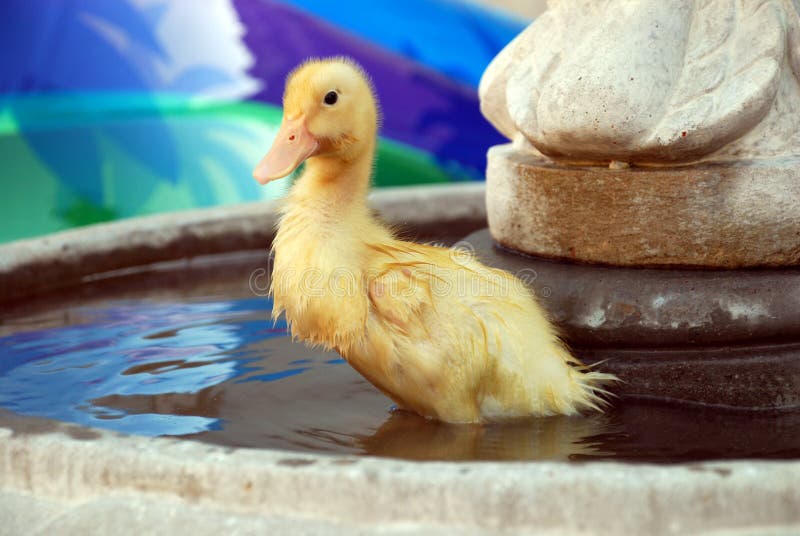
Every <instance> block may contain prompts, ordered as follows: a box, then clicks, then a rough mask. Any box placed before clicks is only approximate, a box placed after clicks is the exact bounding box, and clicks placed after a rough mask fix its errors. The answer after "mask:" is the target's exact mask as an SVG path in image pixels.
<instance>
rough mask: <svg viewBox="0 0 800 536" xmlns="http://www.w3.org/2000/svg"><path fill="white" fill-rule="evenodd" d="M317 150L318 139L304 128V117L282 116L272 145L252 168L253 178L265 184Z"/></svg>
mask: <svg viewBox="0 0 800 536" xmlns="http://www.w3.org/2000/svg"><path fill="white" fill-rule="evenodd" d="M317 150H319V141H317V139H316V138H315V137H314V136H313V135H312V134H311V133H310V132H309V131H308V129H307V128H306V125H305V118H304V117H302V116H301V117H298V118H295V119H285V118H284V120H283V122H282V123H281V128H280V130H278V134H277V136H276V137H275V141H274V142H272V147H271V148H270V150H269V152H268V153H267V154H266V155H265V156H264V158H262V159H261V161H260V162H259V163H258V165H257V166H256V168H255V169H254V170H253V178H254V179H255V180H257V181H258V182H259V183H261V184H267V183H268V182H270V181H272V180H275V179H280V178H281V177H285V176H286V175H288V174H290V173H291V172H292V171H294V170H295V169H297V168H298V166H300V164H302V163H303V161H304V160H305V159H306V158H309V157H310V156H313V155H314V153H316V152H317Z"/></svg>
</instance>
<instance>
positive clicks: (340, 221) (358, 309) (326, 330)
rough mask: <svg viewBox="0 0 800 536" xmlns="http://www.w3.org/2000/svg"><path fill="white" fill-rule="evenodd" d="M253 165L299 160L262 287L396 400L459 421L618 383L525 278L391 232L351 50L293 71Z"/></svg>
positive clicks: (545, 404) (569, 398) (579, 404)
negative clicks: (582, 354) (575, 351)
mask: <svg viewBox="0 0 800 536" xmlns="http://www.w3.org/2000/svg"><path fill="white" fill-rule="evenodd" d="M283 104H284V112H283V120H282V123H281V126H280V128H279V131H278V134H277V137H276V138H275V140H274V142H273V145H272V147H271V148H270V150H269V152H268V153H267V154H266V156H264V158H263V159H262V160H261V162H259V163H258V165H257V166H256V168H255V170H254V172H253V176H254V178H255V179H256V180H257V181H258V182H259V183H261V184H266V183H268V182H269V181H272V180H275V179H279V178H281V177H285V176H287V175H289V174H291V173H292V172H293V171H295V170H296V169H297V168H298V167H299V166H300V164H302V163H303V162H305V168H304V170H303V172H302V174H301V175H300V177H299V178H298V179H297V181H296V182H295V184H294V185H293V186H292V188H291V190H290V192H289V194H288V195H287V198H286V200H285V203H284V204H283V207H282V209H281V217H280V219H279V223H278V230H277V234H276V236H275V239H274V241H273V246H272V247H273V252H274V264H273V273H272V281H271V288H270V292H271V295H272V297H273V300H274V309H273V315H274V317H275V318H277V317H279V316H280V315H281V314H285V316H286V319H287V322H288V323H289V325H290V326H291V332H292V335H293V337H295V338H298V339H301V340H303V341H305V342H306V343H309V344H311V345H319V346H323V347H325V348H333V349H335V350H336V351H338V352H339V353H340V354H341V355H342V356H343V357H344V358H345V360H346V361H347V362H348V363H349V364H350V365H351V366H352V367H353V368H355V369H356V370H357V371H358V372H359V373H360V374H362V375H363V376H364V377H365V378H366V379H367V380H369V381H370V382H371V383H372V384H373V385H375V386H376V387H377V388H378V389H380V390H381V391H383V393H385V394H386V395H387V396H388V397H390V398H391V399H392V400H394V401H395V403H396V404H397V405H398V406H399V407H400V408H403V409H407V410H410V411H414V412H416V413H418V414H420V415H423V416H426V417H429V418H434V419H438V420H441V421H447V422H453V423H478V422H487V421H496V420H500V419H506V418H515V417H524V416H545V415H554V414H566V415H572V414H576V413H578V412H580V411H581V410H586V409H594V410H600V409H601V407H602V406H603V404H604V398H603V395H605V394H607V393H608V392H607V391H606V390H605V389H604V388H603V385H604V384H606V383H608V382H610V381H614V380H615V379H616V378H615V377H614V376H613V375H611V374H605V373H602V372H598V371H595V370H590V369H589V368H588V367H586V366H584V365H583V364H581V363H580V362H579V361H578V360H577V359H576V358H574V357H573V356H572V355H571V354H570V352H569V351H568V350H567V348H566V347H565V346H564V344H563V343H562V342H561V341H560V339H559V337H558V335H557V333H556V330H555V329H554V327H553V326H552V325H551V323H550V322H549V321H548V319H547V317H546V315H545V313H544V311H543V310H542V309H541V307H540V306H539V305H538V304H537V302H536V301H535V299H534V297H533V295H532V293H531V292H530V291H529V289H528V288H527V287H526V286H525V284H524V283H523V282H522V281H521V280H519V279H518V278H516V277H515V276H513V275H512V274H510V273H508V272H504V271H502V270H497V269H492V268H489V267H487V266H484V265H483V264H481V263H480V262H478V261H477V260H476V259H475V258H474V256H472V255H469V254H464V253H463V250H461V251H460V250H453V249H448V248H443V247H437V246H434V245H423V244H417V243H412V242H406V241H402V240H400V239H398V238H397V237H396V236H395V234H394V233H393V231H392V230H391V229H389V228H388V227H387V226H385V225H384V224H382V223H381V222H379V221H378V220H377V219H376V218H375V217H374V216H373V215H372V213H371V212H370V210H369V208H368V206H367V192H368V190H369V187H370V179H371V174H372V167H373V158H374V154H375V146H376V139H377V129H378V123H379V112H378V105H377V102H376V98H375V91H374V89H373V87H372V84H371V82H370V80H369V78H368V76H367V75H366V73H365V72H364V71H363V70H362V69H361V68H360V67H359V66H358V65H357V64H356V63H355V62H353V61H351V60H349V59H346V58H332V59H325V60H311V61H308V62H307V63H304V64H302V65H301V66H299V67H298V68H297V69H296V70H294V71H293V72H292V73H291V74H290V75H289V77H288V79H287V82H286V89H285V93H284V100H283Z"/></svg>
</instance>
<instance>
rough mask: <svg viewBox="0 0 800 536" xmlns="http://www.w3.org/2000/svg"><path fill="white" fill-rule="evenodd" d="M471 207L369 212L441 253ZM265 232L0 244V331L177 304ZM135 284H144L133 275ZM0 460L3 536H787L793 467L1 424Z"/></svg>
mask: <svg viewBox="0 0 800 536" xmlns="http://www.w3.org/2000/svg"><path fill="white" fill-rule="evenodd" d="M483 196H484V191H483V189H482V186H480V185H471V186H470V187H469V188H465V187H464V185H457V186H448V187H437V188H435V189H427V188H426V189H410V190H398V191H389V192H379V193H378V194H376V196H375V197H374V203H375V206H376V208H378V210H379V211H380V212H381V213H382V215H383V217H384V218H385V219H387V220H388V221H389V222H390V223H395V224H405V225H406V226H407V227H406V228H407V229H408V233H409V234H410V235H412V236H415V237H417V238H421V239H434V238H438V239H444V240H450V241H453V240H455V239H457V238H458V237H460V236H465V235H467V234H469V233H471V232H473V231H476V230H478V229H480V228H481V227H483V226H484V225H485V214H484V212H483V208H482V207H483ZM273 224H274V212H273V207H272V206H270V205H264V204H260V205H251V206H246V207H237V208H235V209H213V210H209V211H197V212H191V213H184V214H172V215H168V216H156V217H152V218H143V219H138V220H130V221H125V222H119V223H114V224H108V225H101V226H95V227H92V228H86V229H82V230H77V231H70V232H67V233H61V234H59V235H52V236H49V237H45V238H42V239H37V240H31V241H25V242H20V243H15V244H10V245H7V246H3V247H2V248H0V259H2V263H3V264H2V266H1V267H0V292H2V295H1V296H2V297H1V298H0V302H2V303H3V304H4V306H3V318H4V323H3V327H6V326H9V325H10V324H13V318H14V317H15V316H17V315H19V316H20V317H21V316H23V315H30V314H33V312H35V310H37V309H39V310H41V309H47V308H48V306H49V307H51V308H53V307H55V308H57V304H58V303H59V302H58V300H59V296H62V295H64V294H69V293H72V294H71V296H72V297H73V298H74V299H77V300H81V299H85V300H87V301H89V300H91V299H95V298H97V297H98V296H99V295H100V294H98V293H99V292H100V291H97V290H93V289H97V288H100V287H103V288H104V289H106V290H107V291H109V292H111V293H112V294H114V295H115V296H122V297H125V296H126V292H132V291H133V290H136V289H132V288H131V282H132V281H133V282H137V281H138V283H137V284H136V285H133V286H138V284H139V283H141V284H144V283H143V282H145V280H147V279H152V276H153V272H154V271H155V272H159V271H160V272H162V273H163V276H162V279H158V278H156V279H157V280H158V284H157V285H156V286H155V287H154V289H153V292H157V293H166V294H169V293H170V292H172V293H177V294H178V295H180V293H181V292H184V290H183V289H185V288H190V287H192V286H193V282H192V281H191V280H189V281H188V282H187V281H185V279H184V280H182V279H181V278H180V277H177V276H175V275H174V274H175V270H173V269H174V268H176V267H177V268H183V267H186V266H189V265H191V264H192V263H193V262H199V260H200V259H199V258H200V257H201V256H204V255H205V256H207V255H212V254H221V253H224V252H231V251H239V250H247V249H250V250H252V249H260V250H261V252H262V254H263V255H264V257H263V258H264V259H265V257H266V255H265V250H264V248H265V247H266V246H267V245H268V243H269V241H270V238H271V233H272V226H273ZM443 229H446V230H447V232H442V231H443ZM479 251H480V250H479ZM190 259H195V260H194V261H193V260H190ZM154 263H155V265H154ZM226 266H227V265H222V266H221V267H219V268H218V269H219V270H222V271H225V270H229V268H226ZM142 270H144V272H147V274H148V275H147V277H144V276H142V279H141V280H139V279H135V278H136V277H139V276H138V275H137V274H138V273H139V272H141V271H142ZM212 271H213V270H212ZM177 272H178V273H180V272H181V270H178V271H177ZM187 273H188V272H187ZM215 273H216V272H215ZM244 274H245V275H249V274H248V272H247V271H246V272H244ZM131 277H133V278H134V279H130V278H131ZM212 279H213V278H212ZM123 282H124V284H123ZM247 283H249V281H246V282H245V281H242V285H243V286H246V285H247ZM227 288H228V287H224V286H222V287H220V289H221V290H226V289H227ZM109 289H110V290H109ZM48 321H49V320H48V318H46V317H43V320H42V322H43V323H44V324H46V323H47V322H48ZM297 396H298V398H299V397H301V396H303V395H302V393H298V395H297ZM760 418H763V417H760ZM794 429H795V425H790V426H789V428H787V431H788V432H791V430H794ZM475 433H480V430H476V432H475ZM418 437H420V438H422V439H420V441H422V440H423V439H424V436H418ZM790 437H791V436H790ZM429 441H430V442H431V444H432V443H433V440H432V439H429ZM388 444H391V442H389V443H388ZM406 457H410V456H406ZM788 458H791V456H788ZM0 464H2V465H0V468H2V470H1V471H0V495H2V498H3V500H2V501H0V517H2V518H3V519H9V520H11V521H10V522H9V524H7V525H5V527H4V529H3V530H9V531H10V533H19V532H22V531H23V530H24V531H28V532H30V528H31V527H32V526H34V525H31V523H32V522H33V520H36V523H37V524H36V525H35V526H36V527H37V530H38V531H39V533H46V532H48V531H51V530H53V529H54V527H57V528H58V529H59V530H61V531H62V532H66V533H70V531H72V532H73V533H84V531H85V530H86V529H87V528H89V529H92V528H94V529H97V530H99V531H101V532H102V531H103V528H104V527H114V528H115V530H116V531H120V530H122V533H123V534H124V533H125V532H124V531H125V530H129V531H130V532H131V533H133V532H134V531H136V532H137V533H140V532H141V530H142V528H147V527H155V528H158V529H161V530H165V531H167V530H168V529H169V528H170V526H174V527H176V529H175V530H176V531H177V527H178V526H180V527H182V529H183V530H186V529H187V528H190V529H195V531H196V532H197V533H199V534H203V533H209V534H210V533H212V532H214V533H217V532H218V531H219V530H225V531H228V532H230V531H231V530H232V528H238V529H240V530H242V531H247V530H250V531H253V532H256V531H264V530H272V531H277V530H284V531H292V532H297V531H299V530H300V529H303V528H305V529H306V530H309V531H315V530H316V531H327V532H330V533H334V534H336V533H342V534H357V533H366V532H369V533H374V532H379V533H380V532H384V533H387V534H395V533H397V534H403V533H406V534H408V533H415V534H416V533H420V532H427V533H438V532H442V533H452V531H453V529H458V530H461V531H464V532H466V533H474V534H484V533H485V534H489V533H494V532H496V531H497V530H500V529H502V530H504V531H507V532H509V533H524V532H530V531H534V530H535V531H538V532H545V533H547V532H550V533H553V534H558V533H575V532H585V533H612V534H614V533H616V534H630V533H650V534H692V533H695V534H703V533H711V532H712V531H717V532H714V533H715V534H718V533H722V534H724V533H725V531H729V532H730V531H735V530H758V529H759V528H763V527H770V528H771V530H773V533H779V534H781V533H785V534H790V533H792V531H794V532H796V531H797V530H798V525H800V516H799V515H798V512H800V493H798V489H797V486H796V482H798V481H800V464H798V462H796V461H792V460H791V459H789V460H787V461H757V462H752V461H748V462H744V461H726V462H704V463H677V464H670V465H651V464H648V463H639V464H620V463H615V462H608V463H602V464H599V463H574V462H573V463H568V462H545V461H538V462H525V463H523V462H513V463H511V462H505V463H501V462H492V461H489V462H486V461H484V462H476V461H469V462H447V463H444V462H425V463H421V462H415V461H401V460H395V459H385V458H376V457H371V456H367V457H358V456H354V455H352V454H338V455H331V454H321V453H308V452H303V453H298V452H289V451H286V450H279V449H264V448H240V447H235V446H230V445H227V446H217V445H211V444H208V443H201V442H198V441H186V440H177V439H170V438H162V437H158V438H147V437H139V436H131V435H121V434H116V433H112V432H108V431H101V430H96V429H92V428H87V427H82V426H76V425H73V424H64V423H59V422H54V421H52V420H42V419H39V418H35V417H30V416H28V417H22V416H18V415H13V414H9V413H4V414H3V415H2V419H1V420H0ZM745 503H746V504H748V508H747V509H743V508H741V506H740V505H741V504H745ZM14 523H18V524H17V525H14ZM170 523H172V524H173V525H170ZM376 528H377V530H376ZM337 531H338V532H337ZM719 531H722V532H719Z"/></svg>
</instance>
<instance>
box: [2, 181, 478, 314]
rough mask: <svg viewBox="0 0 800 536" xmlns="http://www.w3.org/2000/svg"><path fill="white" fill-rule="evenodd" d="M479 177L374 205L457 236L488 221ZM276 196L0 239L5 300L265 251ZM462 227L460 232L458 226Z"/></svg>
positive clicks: (420, 233)
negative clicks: (169, 264) (145, 269)
mask: <svg viewBox="0 0 800 536" xmlns="http://www.w3.org/2000/svg"><path fill="white" fill-rule="evenodd" d="M484 198H485V185H484V183H482V182H476V183H458V184H446V185H429V186H417V187H397V188H381V189H376V190H374V191H373V193H372V195H371V196H370V204H371V206H372V208H373V209H375V210H376V211H377V212H378V213H379V215H380V216H381V218H382V219H383V220H384V221H386V222H387V223H389V224H390V225H392V226H396V227H398V228H400V229H403V230H405V231H406V232H408V233H409V235H410V236H412V237H416V238H419V239H433V237H435V236H436V234H437V232H438V233H441V229H442V228H448V227H449V228H452V229H453V230H454V232H458V233H459V235H460V236H466V235H467V234H469V233H470V232H472V231H474V230H477V229H478V228H480V227H482V226H484V225H485V222H486V209H485V203H484ZM279 204H280V201H279V200H275V201H258V202H251V203H244V204H240V205H230V206H222V207H215V208H205V209H195V210H186V211H178V212H171V213H166V214H157V215H151V216H140V217H134V218H129V219H125V220H120V221H115V222H111V223H101V224H95V225H88V226H85V227H80V228H76V229H71V230H67V231H61V232H57V233H53V234H50V235H45V236H42V237H37V238H31V239H25V240H19V241H15V242H11V243H8V244H4V245H0V303H3V302H8V301H11V300H20V299H23V298H27V297H31V296H35V295H38V294H42V293H44V292H47V291H50V290H55V289H59V288H64V287H70V286H76V285H80V284H81V283H82V282H83V278H84V277H86V276H88V275H91V274H95V273H104V272H110V271H114V270H117V269H122V268H128V267H133V266H146V265H150V264H154V263H158V262H163V261H170V260H177V259H183V258H191V257H196V256H200V255H214V254H219V253H228V252H235V251H243V250H256V249H263V250H266V249H267V248H268V247H269V245H270V244H271V242H272V238H273V237H274V234H275V225H276V223H277V217H278V216H277V208H278V206H279ZM459 230H460V231H459Z"/></svg>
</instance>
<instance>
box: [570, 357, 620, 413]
mask: <svg viewBox="0 0 800 536" xmlns="http://www.w3.org/2000/svg"><path fill="white" fill-rule="evenodd" d="M565 361H566V363H567V365H568V366H569V370H568V373H569V383H570V389H569V391H570V395H571V396H570V397H569V398H571V402H572V405H573V407H574V409H575V410H577V411H583V410H587V409H591V410H595V411H603V410H604V409H605V408H607V407H608V406H609V405H610V402H609V399H610V398H613V397H615V396H616V395H615V394H614V393H612V392H611V391H609V390H608V389H606V387H607V386H609V385H611V384H613V383H618V382H621V381H622V380H620V379H619V378H618V377H617V376H615V375H614V374H610V373H608V372H600V371H597V370H593V369H594V368H595V367H597V366H598V365H600V364H601V363H602V362H601V363H595V364H593V365H584V364H583V363H581V362H580V361H579V360H578V359H576V358H575V357H573V356H571V355H569V357H568V358H567V359H566V360H565Z"/></svg>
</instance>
